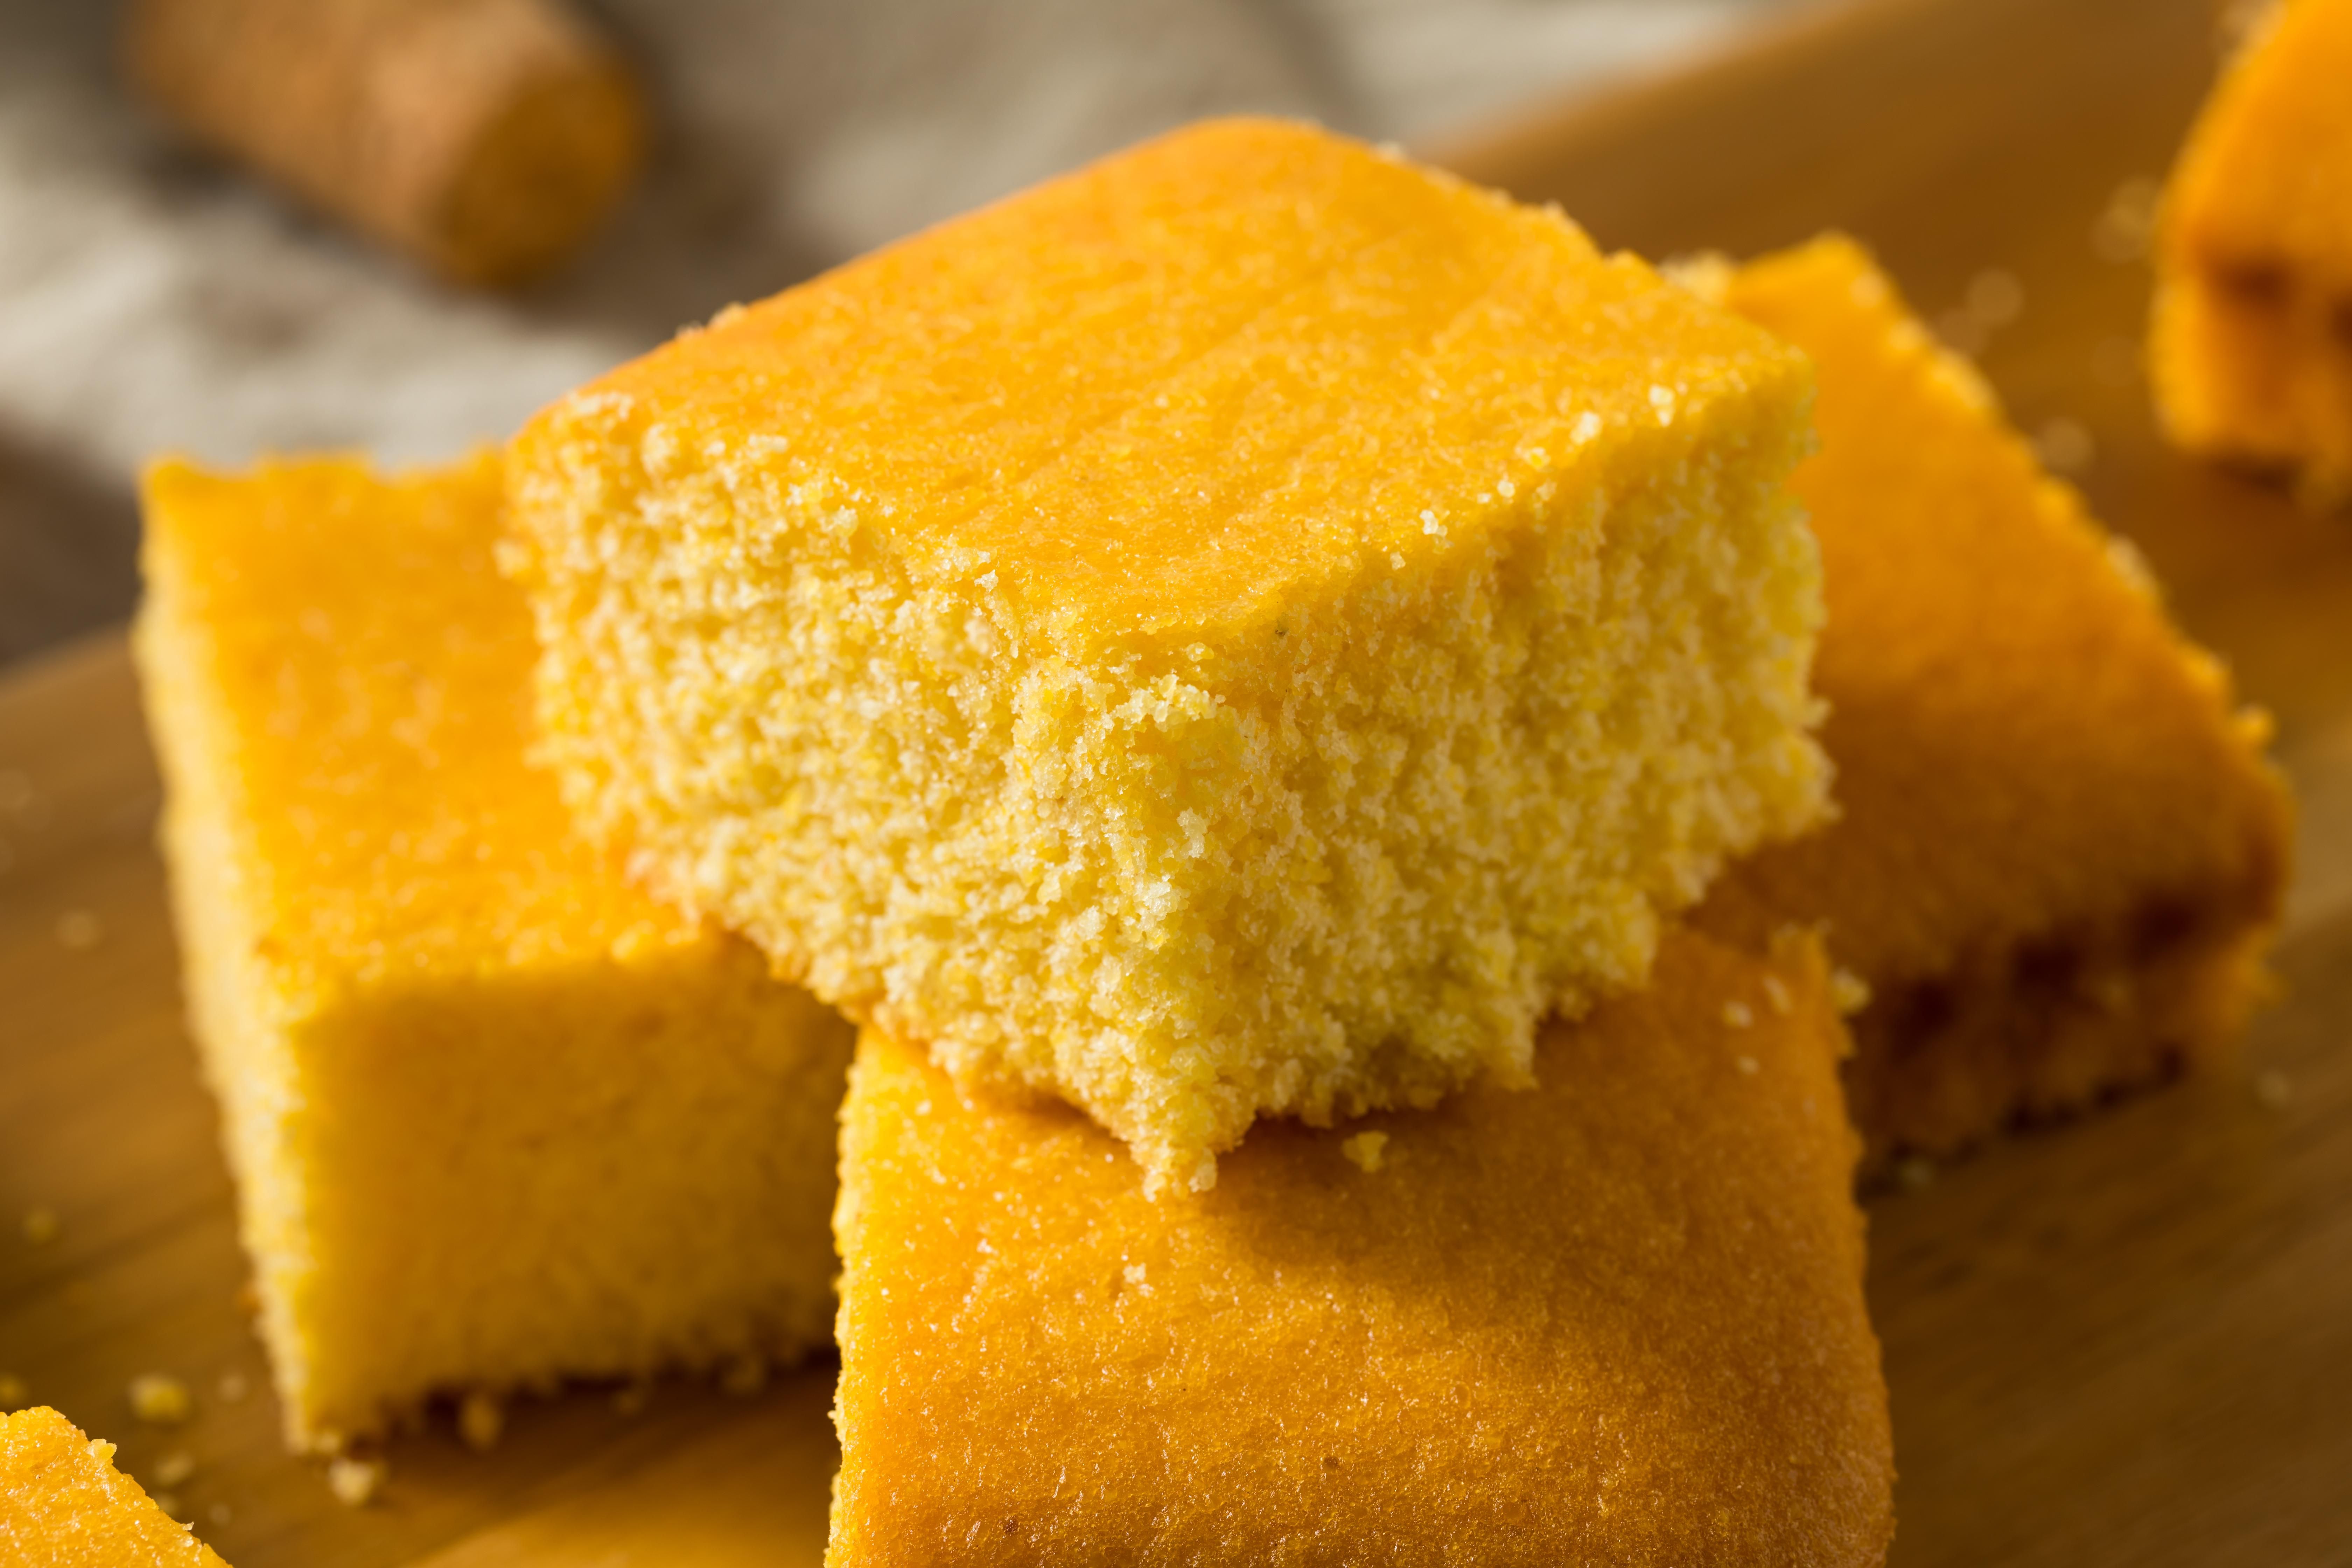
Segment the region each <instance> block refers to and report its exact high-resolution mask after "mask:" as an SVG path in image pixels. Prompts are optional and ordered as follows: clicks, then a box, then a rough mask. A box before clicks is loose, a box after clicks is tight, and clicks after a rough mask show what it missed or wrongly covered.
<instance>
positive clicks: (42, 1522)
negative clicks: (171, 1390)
mask: <svg viewBox="0 0 2352 1568" xmlns="http://www.w3.org/2000/svg"><path fill="white" fill-rule="evenodd" d="M0 1562H6V1563H12V1564H13V1563H23V1564H25V1565H26V1568H226V1564H224V1563H222V1562H221V1560H220V1559H219V1558H218V1557H217V1556H215V1554H214V1552H213V1550H212V1548H211V1547H209V1546H206V1545H205V1543H204V1542H201V1541H199V1540H197V1539H196V1538H195V1536H194V1534H192V1533H191V1532H190V1531H189V1529H188V1527H187V1526H186V1525H184V1524H182V1523H179V1522H178V1521H175V1520H173V1518H171V1516H170V1515H168V1514H166V1513H165V1512H164V1511H163V1510H162V1509H161V1508H159V1507H157V1506H156V1504H155V1501H154V1500H153V1499H152V1498H150V1497H149V1496H148V1495H147V1493H146V1492H145V1491H144V1490H143V1489H142V1488H141V1487H140V1485H139V1483H138V1482H137V1481H134V1480H132V1479H131V1478H130V1477H129V1476H126V1475H124V1474H123V1473H122V1472H121V1470H118V1469H116V1468H114V1445H113V1444H111V1443H102V1442H96V1441H93V1440H92V1439H90V1438H89V1437H86V1436H83V1435H82V1434H81V1433H80V1432H79V1430H77V1429H76V1428H75V1426H74V1424H73V1423H72V1422H70V1421H68V1420H67V1419H66V1418H65V1417H64V1416H62V1415H58V1413H57V1412H56V1411H54V1410H51V1409H48V1408H47V1407H46V1406H43V1405H35V1406H34V1407H32V1408H31V1409H29V1410H19V1411H17V1412H16V1413H15V1414H13V1415H0Z"/></svg>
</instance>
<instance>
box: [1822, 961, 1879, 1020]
mask: <svg viewBox="0 0 2352 1568" xmlns="http://www.w3.org/2000/svg"><path fill="white" fill-rule="evenodd" d="M1830 1000H1831V1001H1832V1003H1834V1004H1835V1005H1836V1006H1837V1010H1838V1012H1839V1013H1840V1014H1841V1015H1842V1016H1845V1017H1848V1018H1851V1017H1853V1016H1854V1015H1855V1014H1856V1013H1859V1012H1861V1011H1862V1010H1863V1009H1864V1007H1867V1006H1869V1005H1870V987H1869V985H1868V984H1865V983H1864V980H1863V978H1862V976H1861V975H1859V974H1856V973H1854V972H1853V970H1851V969H1845V968H1840V969H1837V970H1835V971H1833V972H1832V973H1831V975H1830Z"/></svg>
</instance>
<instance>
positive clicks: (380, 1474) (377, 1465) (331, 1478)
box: [327, 1454, 385, 1508]
mask: <svg viewBox="0 0 2352 1568" xmlns="http://www.w3.org/2000/svg"><path fill="white" fill-rule="evenodd" d="M384 1474H385V1466H384V1462H383V1460H382V1459H374V1458H367V1459H363V1458H356V1457H354V1456H352V1455H349V1454H346V1455H342V1456H341V1457H339V1458H333V1459H330V1460H329V1461H328V1462H327V1488H328V1489H329V1490H330V1491H332V1492H333V1493H334V1494H335V1500H336V1501H337V1502H339V1503H341V1504H342V1505H343V1506H344V1507H345V1508H365V1507H366V1506H367V1505H368V1504H369V1503H371V1502H373V1501H374V1500H375V1496H376V1493H377V1492H378V1491H379V1490H381V1489H383V1481H384Z"/></svg>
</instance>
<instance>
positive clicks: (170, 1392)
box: [131, 1372, 196, 1426]
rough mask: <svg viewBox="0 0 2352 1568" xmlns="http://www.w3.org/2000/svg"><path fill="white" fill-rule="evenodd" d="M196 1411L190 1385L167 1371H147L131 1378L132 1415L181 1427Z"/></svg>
mask: <svg viewBox="0 0 2352 1568" xmlns="http://www.w3.org/2000/svg"><path fill="white" fill-rule="evenodd" d="M195 1413H196V1402H195V1397H194V1395H193V1394H190V1393H189V1392H188V1385H187V1384H184V1383H183V1382H181V1381H180V1380H179V1379H178V1378H176V1377H173V1375H172V1374H171V1373H165V1372H146V1373H140V1374H139V1375H138V1376H137V1377H134V1378H132V1379H131V1414H132V1415H136V1416H137V1417H138V1418H139V1419H140V1420H142V1421H144V1422H146V1423H147V1424H148V1425H149V1426H179V1425H180V1424H181V1423H182V1422H184V1421H185V1420H187V1419H188V1418H189V1417H190V1416H192V1415H194V1414H195Z"/></svg>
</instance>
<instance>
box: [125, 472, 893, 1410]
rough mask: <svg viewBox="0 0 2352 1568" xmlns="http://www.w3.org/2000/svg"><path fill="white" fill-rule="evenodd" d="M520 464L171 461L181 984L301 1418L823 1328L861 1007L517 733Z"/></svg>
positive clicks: (744, 1353)
mask: <svg viewBox="0 0 2352 1568" xmlns="http://www.w3.org/2000/svg"><path fill="white" fill-rule="evenodd" d="M500 494H501V489H500V476H499V468H498V464H497V463H496V461H495V460H491V459H487V458H486V459H482V460H478V461H475V462H470V463H466V464H460V465H458V466H457V467H455V468H448V469H444V470H437V471H434V472H429V473H425V474H421V475H414V476H408V477H404V478H400V479H383V478H379V477H378V476H376V475H374V474H373V473H371V472H370V471H368V469H367V468H365V467H364V466H363V465H362V464H359V463H355V462H351V461H347V460H339V459H316V460H310V461H305V462H293V463H278V464H272V465H268V466H266V467H265V468H261V469H260V470H258V471H257V472H256V473H254V474H251V475H248V476H244V477H239V478H222V477H217V476H212V475H205V474H201V473H198V472H196V471H194V470H193V469H189V468H181V467H176V466H166V467H164V468H160V469H158V470H157V471H156V472H155V473H154V474H152V475H151V477H150V479H149V482H148V489H147V521H148V535H147V544H146V556H145V564H146V569H147V574H148V590H149V591H148V598H147V601H146V603H145V605H143V607H142V613H141V619H140V625H139V627H138V633H137V638H136V647H137V651H138V655H139V663H140V669H141V674H142V682H143V684H144V687H145V690H146V697H147V701H148V708H149V714H150V721H151V726H152V730H153V731H154V734H155V739H156V742H157V751H158V753H159V756H160V759H161V761H162V763H163V773H164V777H165V780H166V783H167V786H168V790H167V801H166V806H165V812H164V820H163V845H164V849H165V858H166V859H167V861H168V863H169V866H170V868H171V872H172V893H173V910H174V916H175V921H176V925H177V928H178V931H179V933H180V939H181V943H182V947H183V951H184V956H185V965H184V970H185V984H186V988H187V991H188V999H189V1005H190V1014H191V1016H192V1020H193V1023H194V1033H195V1035H196V1037H197V1041H198V1044H199V1047H200V1053H201V1055H202V1058H203V1060H204V1066H205V1076H206V1078H207V1079H208V1080H209V1081H210V1083H211V1085H212V1087H213V1089H214V1091H215V1095H216V1097H217V1098H218V1100H219V1101H220V1104H221V1108H222V1112H223V1117H222V1120H223V1132H224V1141H225V1142H226V1148H227V1153H228V1158H229V1163H230V1166H231V1169H232V1170H233V1171H234V1172H235V1173H236V1178H237V1190H238V1203H239V1223H240V1230H241V1233H242V1238H243V1240H244V1243H245V1246H246V1248H247V1252H248V1254H249V1255H250V1256H251V1258H252V1259H253V1264H254V1276H255V1283H256V1286H257V1293H258V1295H259V1298H260V1306H261V1313H260V1326H261V1331H262V1335H263V1338H264V1340H265V1342H266V1343H267V1344H268V1350H269V1353H270V1363H271V1368H272V1371H273V1373H274V1375H275V1378H276V1381H277V1384H278V1394H279V1396H280V1405H281V1410H282V1414H283V1416H284V1420H285V1423H286V1429H287V1435H288V1438H289V1442H291V1443H292V1444H294V1445H295V1446H297V1447H322V1448H331V1447H336V1446H338V1445H339V1444H340V1443H341V1442H343V1441H345V1440H347V1439H349V1438H352V1437H356V1436H366V1435H369V1434H372V1433H374V1432H377V1431H379V1430H381V1429H382V1428H383V1427H384V1426H386V1425H387V1424H388V1423H389V1422H391V1421H392V1420H394V1418H396V1417H398V1416H400V1415H404V1414H405V1413H407V1412H409V1411H410V1410H413V1409H414V1408H415V1407H416V1406H417V1405H419V1404H420V1403H421V1402H422V1401H424V1400H425V1399H426V1398H427V1397H429V1396H430V1395H432V1394H437V1393H442V1392H460V1391H477V1390H480V1391H491V1392H498V1391H503V1390H507V1389H509V1388H514V1387H518V1386H525V1387H541V1386H545V1385H549V1384H554V1383H556V1382H558V1381H560V1380H562V1379H563V1378H566V1377H625V1376H639V1375H644V1374H646V1373H652V1372H654V1371H656V1370H659V1369H663V1368H667V1367H681V1366H682V1367H709V1366H715V1365H719V1364H720V1363H734V1362H739V1361H745V1360H756V1361H760V1362H768V1361H782V1360H786V1359H790V1358H793V1357H796V1356H798V1355H800V1354H802V1353H803V1352H806V1351H808V1350H811V1349H813V1348H815V1347H817V1346H820V1345H822V1344H823V1343H824V1340H825V1337H826V1330H827V1326H828V1324H829V1321H830V1320H831V1317H832V1313H833V1290H832V1278H833V1270H834V1260H833V1248H832V1245H831V1236H830V1233H829V1229H828V1220H829V1218H830V1215H831V1211H832V1205H833V1194H834V1186H835V1182H834V1164H835V1111H836V1110H837V1109H838V1106H839V1101H840V1094H841V1089H842V1085H843V1081H844V1076H845V1072H846V1069H847V1065H848V1058H849V1050H850V1044H851V1037H850V1033H849V1030H848V1027H847V1026H846V1025H845V1024H844V1023H843V1022H842V1021H841V1020H840V1019H839V1018H838V1017H836V1016H834V1015H833V1014H831V1013H830V1012H829V1011H827V1010H826V1009H825V1008H824V1007H823V1006H821V1005H819V1004H818V1003H817V1002H816V1000H815V999H814V997H812V996H810V995H808V994H806V993H805V992H803V991H800V990H798V989H797V988H794V987H792V986H788V985H783V984H778V983H776V982H775V981H774V980H773V979H772V977H771V975H770V973H769V971H768V966H767V963H766V961H765V960H764V959H763V958H762V957H761V954H759V953H758V952H756V951H754V950H753V949H752V948H751V946H750V945H749V944H748V943H745V942H740V941H738V940H736V939H734V938H732V937H729V936H726V935H723V934H721V933H719V932H717V931H709V930H706V929H704V928H702V927H700V926H698V925H697V924H695V923H694V922H692V921H688V920H685V919H683V918H681V917H679V916H677V914H675V913H673V912H671V911H669V910H665V909H663V908H661V907H660V906H659V905H657V904H656V903H655V902H654V901H653V900H650V899H648V898H646V896H645V895H643V894H642V893H640V892H638V891H636V890H635V889H632V888H631V887H629V886H628V885H627V884H626V882H625V880H624V879H622V877H621V876H620V875H619V872H618V870H617V868H615V867H614V865H613V864H612V863H611V862H610V861H609V860H608V859H607V858H605V857H604V855H602V854H601V853H600V852H597V851H594V850H593V849H591V848H589V847H587V846H586V845H585V844H584V843H583V842H582V841H581V840H579V839H578V838H577V837H574V836H573V834H572V826H571V823H570V819H569V817H568V816H567V815H566V814H565V812H564V810H563V808H562V802H561V800H560V799H559V798H558V795H557V791H556V786H555V784H553V782H552V781H551V780H550V779H549V778H547V777H546V776H545V775H543V774H541V773H539V772H538V771H537V770H535V769H534V768H531V767H530V766H529V765H527V763H526V760H525V753H526V750H527V747H528V744H529V741H530V726H529V716H530V698H529V690H528V682H529V671H530V662H531V659H532V657H533V646H532V643H531V638H530V619H529V616H528V615H527V613H526V612H525V610H524V608H523V605H522V604H521V602H520V596H519V595H517V594H516V592H515V590H514V589H513V588H512V587H511V586H510V585H509V584H507V582H506V581H505V580H504V579H503V578H502V577H500V576H499V574H498V573H497V572H496V570H495V569H494V566H493V564H492V562H491V559H490V556H491V551H492V548H493V545H494V542H495V541H496V539H497V536H498V518H499V505H500Z"/></svg>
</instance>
